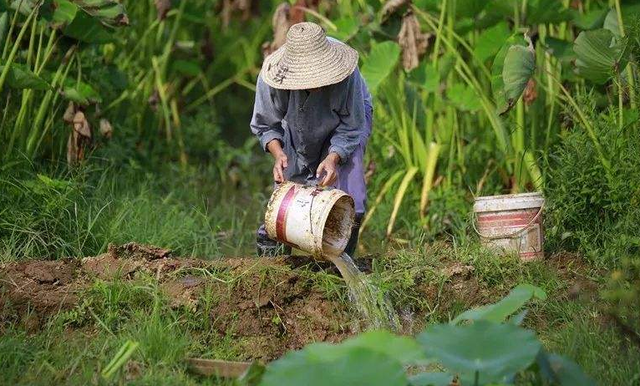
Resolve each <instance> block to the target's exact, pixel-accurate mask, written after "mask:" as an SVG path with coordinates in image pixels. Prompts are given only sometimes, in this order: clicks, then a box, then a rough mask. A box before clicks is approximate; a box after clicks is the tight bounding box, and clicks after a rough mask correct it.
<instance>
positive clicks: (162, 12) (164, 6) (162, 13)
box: [153, 0, 171, 20]
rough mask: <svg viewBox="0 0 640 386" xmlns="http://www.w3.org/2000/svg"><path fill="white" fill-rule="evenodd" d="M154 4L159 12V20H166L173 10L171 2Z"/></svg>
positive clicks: (162, 0) (164, 1) (166, 0)
mask: <svg viewBox="0 0 640 386" xmlns="http://www.w3.org/2000/svg"><path fill="white" fill-rule="evenodd" d="M153 3H154V4H155V5H156V10H157V11H158V19H160V20H164V19H165V18H166V17H167V13H168V12H169V10H170V9H171V0H153Z"/></svg>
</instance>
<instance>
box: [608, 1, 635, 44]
mask: <svg viewBox="0 0 640 386" xmlns="http://www.w3.org/2000/svg"><path fill="white" fill-rule="evenodd" d="M620 13H621V14H622V22H623V24H624V27H625V30H626V29H627V28H628V27H629V25H631V24H632V23H633V22H634V20H636V19H637V18H638V17H640V4H634V5H623V6H622V9H621V11H620ZM602 28H604V29H608V30H609V31H611V33H613V34H614V35H615V36H616V37H620V22H619V21H618V12H616V10H615V9H611V10H610V11H609V13H607V16H606V17H605V19H604V24H603V26H602Z"/></svg>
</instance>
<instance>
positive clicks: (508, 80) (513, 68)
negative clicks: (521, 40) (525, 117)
mask: <svg viewBox="0 0 640 386" xmlns="http://www.w3.org/2000/svg"><path fill="white" fill-rule="evenodd" d="M535 69H536V54H535V51H534V50H533V46H529V47H525V46H520V45H516V46H512V47H510V48H509V51H507V56H506V57H505V58H504V68H503V69H502V80H503V81H504V91H505V97H506V99H507V103H509V105H513V104H514V103H515V101H517V100H518V98H520V96H521V95H522V93H523V92H524V89H525V88H526V87H527V83H528V82H529V79H531V77H532V76H533V72H534V71H535Z"/></svg>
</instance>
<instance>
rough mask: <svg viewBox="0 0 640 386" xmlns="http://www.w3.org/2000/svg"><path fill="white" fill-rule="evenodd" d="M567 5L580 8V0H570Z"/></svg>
mask: <svg viewBox="0 0 640 386" xmlns="http://www.w3.org/2000/svg"><path fill="white" fill-rule="evenodd" d="M569 6H570V7H571V8H573V9H582V0H572V1H571V4H570V5H569Z"/></svg>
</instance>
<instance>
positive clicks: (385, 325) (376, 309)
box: [327, 253, 400, 331]
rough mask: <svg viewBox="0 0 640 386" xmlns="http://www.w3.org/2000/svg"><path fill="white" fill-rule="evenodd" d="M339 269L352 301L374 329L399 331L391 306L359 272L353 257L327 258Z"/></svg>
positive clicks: (342, 255) (398, 322) (396, 316)
mask: <svg viewBox="0 0 640 386" xmlns="http://www.w3.org/2000/svg"><path fill="white" fill-rule="evenodd" d="M327 258H328V259H329V260H330V261H331V262H332V263H333V264H335V265H336V267H338V270H339V271H340V273H341V274H342V277H343V278H344V281H345V282H346V283H347V287H348V288H349V294H350V298H351V300H352V301H353V302H354V304H355V305H356V307H357V308H358V311H359V312H360V313H361V314H362V315H363V316H364V317H365V318H366V319H367V320H368V321H369V323H370V327H372V328H374V329H388V330H391V331H399V329H400V321H399V318H398V315H397V314H396V312H395V310H394V309H393V307H392V306H391V304H390V303H389V302H388V301H387V300H386V299H385V298H384V297H383V295H382V293H381V292H380V291H379V290H378V288H376V287H375V286H374V285H373V284H371V283H370V282H369V280H368V279H367V277H366V276H365V275H364V274H363V273H362V272H360V270H358V267H356V265H355V263H354V262H353V259H352V258H351V256H349V255H347V254H346V253H343V254H341V255H340V256H327Z"/></svg>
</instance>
